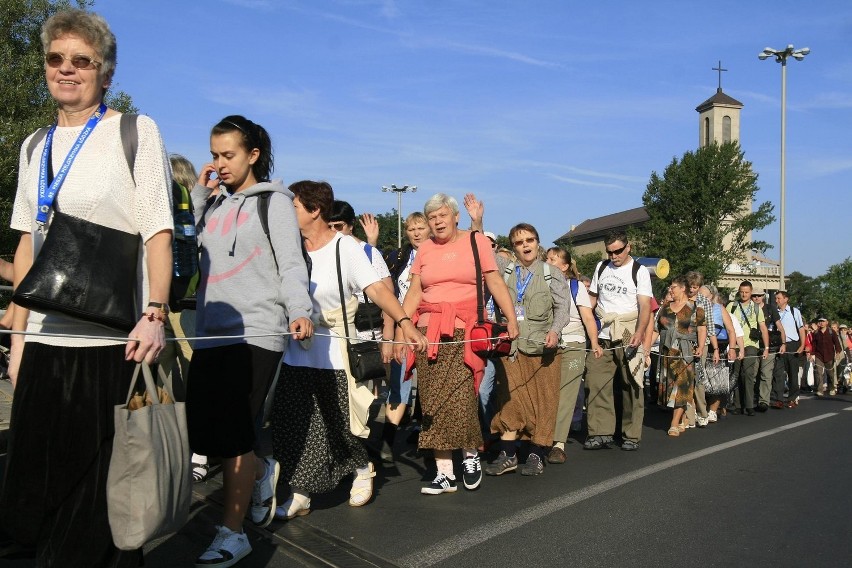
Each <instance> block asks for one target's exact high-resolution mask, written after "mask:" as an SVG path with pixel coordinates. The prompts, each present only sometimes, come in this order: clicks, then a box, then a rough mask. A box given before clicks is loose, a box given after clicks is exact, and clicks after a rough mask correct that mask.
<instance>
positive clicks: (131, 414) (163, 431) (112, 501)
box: [107, 363, 192, 550]
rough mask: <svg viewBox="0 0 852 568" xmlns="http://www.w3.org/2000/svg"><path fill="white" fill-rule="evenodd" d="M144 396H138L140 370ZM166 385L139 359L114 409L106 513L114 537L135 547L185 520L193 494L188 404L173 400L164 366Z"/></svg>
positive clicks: (122, 546)
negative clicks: (121, 400)
mask: <svg viewBox="0 0 852 568" xmlns="http://www.w3.org/2000/svg"><path fill="white" fill-rule="evenodd" d="M140 369H141V371H142V376H143V378H144V381H145V390H146V396H145V397H141V396H138V395H136V396H134V394H133V393H134V386H135V385H136V380H137V378H138V377H139V371H140ZM159 372H160V377H161V379H163V387H164V388H162V389H158V388H157V387H156V385H155V384H154V378H153V376H152V374H151V368H150V367H149V366H148V364H147V363H139V364H137V365H136V370H135V371H134V373H133V378H132V379H131V380H130V390H129V391H128V393H127V402H126V403H125V404H120V405H118V406H116V407H115V436H114V437H113V441H112V458H111V459H110V463H109V473H108V475H107V514H108V517H109V527H110V530H111V531H112V540H113V543H115V546H116V547H117V548H119V549H121V550H135V549H137V548H141V547H142V546H143V545H144V544H145V543H147V542H150V541H152V540H154V539H155V538H158V537H161V536H163V535H166V534H169V533H172V532H176V531H178V530H179V529H180V528H181V527H183V525H184V524H185V523H186V519H187V516H188V514H189V505H190V499H191V496H192V482H191V480H192V470H191V464H190V454H191V452H190V449H189V435H188V433H187V428H186V408H185V406H184V403H182V402H174V396H173V395H172V393H169V392H168V390H167V386H168V383H167V381H166V378H165V376H164V374H163V369H162V367H160V371H159Z"/></svg>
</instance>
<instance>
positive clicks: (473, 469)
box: [462, 454, 482, 491]
mask: <svg viewBox="0 0 852 568" xmlns="http://www.w3.org/2000/svg"><path fill="white" fill-rule="evenodd" d="M462 467H463V468H464V473H463V474H462V480H463V481H464V488H465V489H468V490H470V491H473V490H474V489H477V488H478V487H479V484H480V483H482V464H480V463H479V455H478V454H477V455H475V456H473V457H468V458H465V459H464V461H462Z"/></svg>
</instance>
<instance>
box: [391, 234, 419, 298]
mask: <svg viewBox="0 0 852 568" xmlns="http://www.w3.org/2000/svg"><path fill="white" fill-rule="evenodd" d="M416 256H417V249H414V248H413V249H411V254H409V255H408V260H407V261H406V264H405V268H403V269H402V272H400V273H399V278H397V279H396V286H397V288H398V289H399V303H400V304H401V303H402V302H403V301H404V300H405V295H406V294H407V293H408V289H409V288H410V287H411V265H412V264H414V258H415V257H416Z"/></svg>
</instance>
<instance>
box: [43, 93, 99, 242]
mask: <svg viewBox="0 0 852 568" xmlns="http://www.w3.org/2000/svg"><path fill="white" fill-rule="evenodd" d="M106 110H107V106H106V105H105V104H104V103H101V106H99V107H98V110H97V111H95V114H93V115H92V116H91V117H90V118H89V120H88V121H87V122H86V126H84V127H83V131H82V132H80V135H79V136H77V141H76V142H74V145H73V146H72V147H71V150H70V151H69V152H68V155H67V156H66V157H65V161H64V162H63V163H62V167H61V168H59V172H57V174H56V177H55V178H53V181H52V182H51V183H50V186H48V185H47V162H48V160H49V157H50V150H51V146H52V145H53V133H54V131H55V130H56V124H54V125H53V126H51V127H50V130H49V131H48V133H47V137H46V138H45V140H44V150H43V151H42V153H41V165H40V166H39V175H38V213H36V223H38V224H39V226H44V225H45V224H46V223H47V214H48V213H50V208H51V207H52V206H53V201H54V199H56V194H57V193H59V188H60V187H61V186H62V182H64V181H65V176H67V175H68V170H69V169H71V164H72V163H73V162H74V158H76V157H77V154H78V153H79V152H80V148H82V147H83V143H84V142H85V141H86V139H87V138H88V137H89V134H91V133H92V130H94V129H95V126H97V125H98V122H100V120H101V118H102V117H103V116H104V114H106Z"/></svg>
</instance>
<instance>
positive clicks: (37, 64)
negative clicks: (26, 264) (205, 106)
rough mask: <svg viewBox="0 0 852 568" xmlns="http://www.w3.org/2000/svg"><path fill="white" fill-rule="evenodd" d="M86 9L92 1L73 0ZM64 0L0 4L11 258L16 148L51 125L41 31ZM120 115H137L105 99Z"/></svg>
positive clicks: (1, 192)
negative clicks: (36, 132) (11, 222)
mask: <svg viewBox="0 0 852 568" xmlns="http://www.w3.org/2000/svg"><path fill="white" fill-rule="evenodd" d="M73 4H74V5H75V6H76V7H78V8H82V9H87V8H89V7H91V5H92V4H93V2H92V1H91V0H78V1H77V2H74V3H73ZM71 5H72V3H71V2H69V1H68V0H0V30H3V32H2V34H0V59H2V61H3V65H2V66H0V100H2V101H3V104H2V105H0V254H2V255H9V254H12V253H13V252H14V250H15V247H16V246H17V242H18V235H17V234H16V233H15V232H14V231H12V230H11V229H9V220H10V217H11V214H12V204H13V202H14V198H15V191H16V189H17V180H18V158H19V156H20V148H21V143H22V142H23V141H24V139H25V138H26V137H27V136H29V134H30V133H32V132H33V131H35V130H36V129H38V128H41V127H42V126H47V125H49V124H51V123H53V122H54V120H55V117H56V105H55V104H54V101H53V99H52V98H51V96H50V93H49V92H48V90H47V85H46V84H45V81H44V59H43V51H42V46H41V39H40V37H39V36H40V34H41V26H42V24H43V23H44V21H45V20H46V19H47V18H49V17H50V16H51V15H53V14H54V13H56V12H57V11H58V10H61V9H63V8H68V7H70V6H71ZM107 104H109V105H110V107H111V108H114V109H116V110H119V111H121V112H136V109H135V107H134V106H133V102H132V101H131V99H130V96H129V95H127V94H126V93H123V92H118V93H115V94H114V95H112V96H108V97H107Z"/></svg>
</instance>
